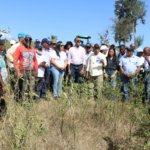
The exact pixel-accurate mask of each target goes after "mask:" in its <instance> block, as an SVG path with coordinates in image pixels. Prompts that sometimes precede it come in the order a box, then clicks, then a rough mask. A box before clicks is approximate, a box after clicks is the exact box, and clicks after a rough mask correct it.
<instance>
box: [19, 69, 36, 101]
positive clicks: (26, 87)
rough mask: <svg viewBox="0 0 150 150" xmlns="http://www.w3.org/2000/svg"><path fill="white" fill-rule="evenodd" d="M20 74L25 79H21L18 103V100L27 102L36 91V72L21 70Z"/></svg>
mask: <svg viewBox="0 0 150 150" xmlns="http://www.w3.org/2000/svg"><path fill="white" fill-rule="evenodd" d="M20 72H21V73H22V74H23V75H24V77H23V79H19V89H18V90H19V91H18V92H19V95H17V98H16V101H18V98H19V99H22V101H27V99H28V98H30V92H31V94H33V92H34V91H35V79H34V77H33V76H34V71H28V70H20Z"/></svg>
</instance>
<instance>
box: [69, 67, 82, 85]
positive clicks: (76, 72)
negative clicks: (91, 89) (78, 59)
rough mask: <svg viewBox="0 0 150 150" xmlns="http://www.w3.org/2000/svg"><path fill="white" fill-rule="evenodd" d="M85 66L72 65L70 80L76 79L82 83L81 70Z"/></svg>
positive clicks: (76, 81)
mask: <svg viewBox="0 0 150 150" xmlns="http://www.w3.org/2000/svg"><path fill="white" fill-rule="evenodd" d="M82 68H83V65H77V66H76V65H73V64H71V65H70V70H71V75H70V77H69V80H70V81H72V80H73V81H74V82H75V83H82V76H80V72H81V70H82Z"/></svg>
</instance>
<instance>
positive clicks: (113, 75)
mask: <svg viewBox="0 0 150 150" xmlns="http://www.w3.org/2000/svg"><path fill="white" fill-rule="evenodd" d="M117 72H118V70H116V71H115V72H114V74H112V75H111V78H114V77H115V76H116V74H117Z"/></svg>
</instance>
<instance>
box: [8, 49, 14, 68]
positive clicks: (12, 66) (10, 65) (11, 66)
mask: <svg viewBox="0 0 150 150" xmlns="http://www.w3.org/2000/svg"><path fill="white" fill-rule="evenodd" d="M10 50H11V48H9V49H8V50H7V55H8V53H9V51H10ZM8 64H9V67H10V68H14V64H13V63H11V62H10V61H9V63H8Z"/></svg>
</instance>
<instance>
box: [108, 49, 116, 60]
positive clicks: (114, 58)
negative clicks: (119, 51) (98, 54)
mask: <svg viewBox="0 0 150 150" xmlns="http://www.w3.org/2000/svg"><path fill="white" fill-rule="evenodd" d="M110 50H113V51H114V56H113V62H116V60H117V57H116V50H115V48H113V46H111V47H110V48H109V51H108V56H107V58H106V59H107V61H108V58H110V55H109V52H110Z"/></svg>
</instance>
